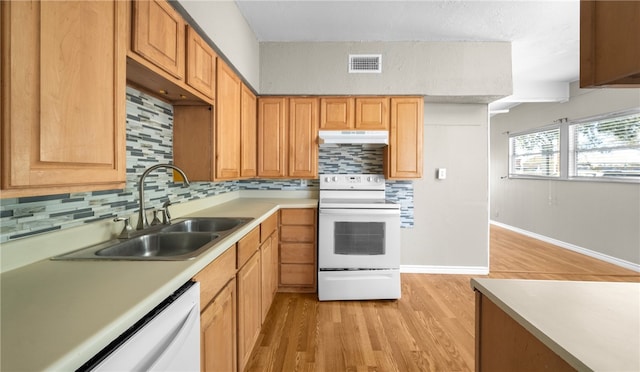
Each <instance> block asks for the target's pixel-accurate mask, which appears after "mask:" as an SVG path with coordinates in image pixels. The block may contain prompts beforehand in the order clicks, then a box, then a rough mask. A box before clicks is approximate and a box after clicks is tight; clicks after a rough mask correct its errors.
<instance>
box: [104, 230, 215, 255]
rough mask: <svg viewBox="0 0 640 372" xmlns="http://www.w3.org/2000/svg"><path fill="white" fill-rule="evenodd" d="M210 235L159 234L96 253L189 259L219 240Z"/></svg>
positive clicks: (139, 238)
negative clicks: (210, 243)
mask: <svg viewBox="0 0 640 372" xmlns="http://www.w3.org/2000/svg"><path fill="white" fill-rule="evenodd" d="M218 237H219V235H217V234H209V233H197V234H193V233H157V234H149V235H143V236H139V237H137V238H134V239H129V240H125V241H123V242H121V243H119V244H116V245H113V246H111V247H107V248H102V249H100V250H98V251H96V252H95V254H96V256H101V257H112V258H113V257H140V258H147V257H172V258H174V259H175V258H178V257H180V258H185V259H186V258H189V257H191V255H192V254H194V252H197V250H198V249H200V248H202V247H203V246H205V245H206V244H207V243H209V242H211V241H213V240H215V239H217V238H218Z"/></svg>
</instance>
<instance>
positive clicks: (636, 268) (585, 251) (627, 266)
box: [489, 220, 640, 272]
mask: <svg viewBox="0 0 640 372" xmlns="http://www.w3.org/2000/svg"><path fill="white" fill-rule="evenodd" d="M489 222H490V223H491V224H492V225H496V226H499V227H503V228H505V229H507V230H511V231H515V232H517V233H520V234H522V235H526V236H529V237H532V238H534V239H538V240H542V241H543V242H547V243H550V244H553V245H557V246H558V247H560V248H564V249H568V250H570V251H574V252H577V253H581V254H583V255H585V256H589V257H593V258H596V259H598V260H601V261H605V262H608V263H612V264H614V265H617V266H620V267H624V268H625V269H629V270H633V271H636V272H640V264H636V263H633V262H629V261H626V260H623V259H620V258H617V257H613V256H609V255H606V254H604V253H600V252H596V251H593V250H591V249H587V248H583V247H579V246H577V245H574V244H571V243H567V242H563V241H561V240H557V239H553V238H550V237H548V236H544V235H540V234H537V233H534V232H531V231H527V230H523V229H520V228H518V227H514V226H511V225H506V224H504V223H501V222H497V221H493V220H492V221H489Z"/></svg>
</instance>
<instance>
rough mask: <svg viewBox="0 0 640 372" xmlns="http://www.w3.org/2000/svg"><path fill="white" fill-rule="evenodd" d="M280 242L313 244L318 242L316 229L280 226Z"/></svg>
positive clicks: (313, 227)
mask: <svg viewBox="0 0 640 372" xmlns="http://www.w3.org/2000/svg"><path fill="white" fill-rule="evenodd" d="M280 241H281V242H289V243H313V242H315V241H316V228H315V226H289V225H287V226H284V225H283V226H280Z"/></svg>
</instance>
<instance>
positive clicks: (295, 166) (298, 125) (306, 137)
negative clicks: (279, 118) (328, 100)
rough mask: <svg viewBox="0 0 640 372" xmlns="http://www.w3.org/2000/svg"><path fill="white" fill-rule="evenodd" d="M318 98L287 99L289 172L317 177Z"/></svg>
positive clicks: (297, 175) (296, 175)
mask: <svg viewBox="0 0 640 372" xmlns="http://www.w3.org/2000/svg"><path fill="white" fill-rule="evenodd" d="M317 138H318V99H317V98H307V97H302V98H297V97H296V98H290V99H289V136H288V140H289V144H288V147H289V174H288V176H289V177H291V178H318V141H317Z"/></svg>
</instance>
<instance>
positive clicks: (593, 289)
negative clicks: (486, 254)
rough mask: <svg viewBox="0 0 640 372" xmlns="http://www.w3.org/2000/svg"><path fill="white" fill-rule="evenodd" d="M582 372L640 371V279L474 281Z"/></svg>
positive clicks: (520, 322)
mask: <svg viewBox="0 0 640 372" xmlns="http://www.w3.org/2000/svg"><path fill="white" fill-rule="evenodd" d="M471 286H472V288H474V289H475V290H478V291H479V292H481V293H482V294H483V295H485V296H486V297H488V298H489V299H490V300H491V301H492V302H494V303H495V304H496V305H498V307H500V308H501V309H502V310H503V311H504V312H506V313H507V314H509V315H510V316H511V317H512V318H513V319H515V320H516V321H517V322H518V323H519V324H520V325H522V326H523V327H524V328H525V329H527V330H528V331H529V332H530V333H532V334H533V335H534V336H535V337H537V338H538V339H539V340H540V341H542V343H543V344H545V345H546V346H547V347H549V348H550V349H551V350H553V351H554V352H555V353H556V354H558V355H559V356H560V357H562V359H564V360H565V361H566V362H567V363H569V364H570V365H571V366H573V367H574V368H576V369H577V370H579V371H616V372H621V371H640V283H619V282H616V283H613V282H577V281H555V280H513V279H472V280H471Z"/></svg>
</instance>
